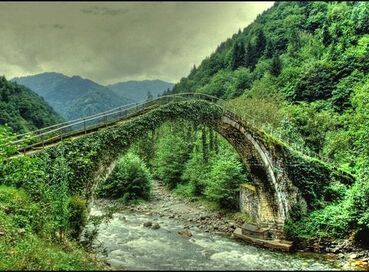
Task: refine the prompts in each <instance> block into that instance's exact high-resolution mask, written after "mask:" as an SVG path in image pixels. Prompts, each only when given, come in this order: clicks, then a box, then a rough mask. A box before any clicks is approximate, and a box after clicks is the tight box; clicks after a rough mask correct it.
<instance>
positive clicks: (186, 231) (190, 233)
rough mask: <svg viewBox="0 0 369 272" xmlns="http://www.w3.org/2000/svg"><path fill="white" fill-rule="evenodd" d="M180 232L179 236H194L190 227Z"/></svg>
mask: <svg viewBox="0 0 369 272" xmlns="http://www.w3.org/2000/svg"><path fill="white" fill-rule="evenodd" d="M178 234H179V236H182V237H186V238H189V237H191V236H192V232H191V231H189V230H188V229H183V230H180V231H178Z"/></svg>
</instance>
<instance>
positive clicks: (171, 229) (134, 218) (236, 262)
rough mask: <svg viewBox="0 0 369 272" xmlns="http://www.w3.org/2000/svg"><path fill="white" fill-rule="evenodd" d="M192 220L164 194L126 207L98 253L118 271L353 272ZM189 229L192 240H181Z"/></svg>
mask: <svg viewBox="0 0 369 272" xmlns="http://www.w3.org/2000/svg"><path fill="white" fill-rule="evenodd" d="M156 191H158V189H156ZM168 206H170V207H171V208H170V209H169V208H168ZM105 207H106V205H105V204H101V202H99V201H97V202H94V203H93V204H92V205H91V210H90V215H91V216H96V215H102V214H104V213H105ZM158 210H161V212H158ZM163 211H164V212H163ZM179 211H182V216H180V218H179V217H177V216H173V215H172V214H173V213H176V214H181V213H180V212H179ZM165 212H166V213H165ZM169 214H171V216H168V215H169ZM193 214H195V211H194V210H191V207H188V205H186V204H184V203H183V201H182V202H180V201H179V200H178V199H176V198H175V197H173V196H168V195H166V194H164V195H163V193H162V192H161V194H159V197H157V198H155V199H154V200H153V201H150V202H148V203H144V204H141V205H138V208H137V207H135V208H129V207H128V208H125V206H121V208H120V209H119V210H118V211H117V212H115V213H114V214H113V217H112V218H111V219H110V220H109V221H107V222H101V223H100V224H99V225H98V232H97V236H96V239H95V240H94V247H95V248H99V250H98V252H99V253H98V255H99V256H101V257H104V258H105V259H106V261H107V263H108V265H110V266H111V269H115V270H126V269H127V270H340V269H354V268H352V267H347V266H346V267H343V266H342V262H339V261H338V260H337V259H336V258H327V256H325V255H321V254H314V253H282V252H275V251H271V250H268V249H263V248H259V247H256V246H252V245H249V244H246V243H244V242H242V241H237V240H234V239H231V238H230V237H229V236H227V235H224V234H223V235H222V234H221V233H220V232H214V231H208V230H206V231H204V228H202V227H201V228H199V227H198V226H196V224H192V222H193V221H195V220H192V219H191V220H190V219H188V218H191V216H193ZM183 216H185V218H186V220H183ZM187 219H188V220H187ZM188 221H191V223H189V222H188ZM218 221H219V220H218ZM147 222H151V223H152V224H155V223H158V224H159V226H160V228H158V229H153V228H150V227H145V226H144V223H147ZM202 224H204V223H202ZM209 224H210V223H209ZM90 227H91V225H90ZM184 229H187V230H189V231H190V233H191V234H192V236H191V237H185V236H181V235H179V234H178V232H179V231H183V230H184Z"/></svg>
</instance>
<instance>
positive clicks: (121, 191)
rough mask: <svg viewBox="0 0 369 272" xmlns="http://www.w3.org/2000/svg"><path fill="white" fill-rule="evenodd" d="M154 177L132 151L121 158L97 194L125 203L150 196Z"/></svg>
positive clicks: (146, 198)
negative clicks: (118, 199)
mask: <svg viewBox="0 0 369 272" xmlns="http://www.w3.org/2000/svg"><path fill="white" fill-rule="evenodd" d="M151 183H152V177H151V173H150V172H149V169H148V168H147V166H146V165H145V163H144V162H143V161H142V160H141V159H140V157H138V156H137V155H136V154H134V153H132V152H128V153H127V154H125V155H124V156H123V157H122V158H120V159H119V161H118V162H117V165H116V166H115V168H114V170H113V172H112V173H111V174H110V175H109V177H108V178H107V179H106V180H105V181H104V182H103V183H102V184H100V185H99V187H98V188H97V195H98V196H99V197H105V198H112V199H114V198H120V199H121V200H122V201H123V202H124V203H129V202H132V201H136V200H139V199H144V200H148V199H149V197H150V190H151Z"/></svg>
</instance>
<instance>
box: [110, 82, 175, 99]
mask: <svg viewBox="0 0 369 272" xmlns="http://www.w3.org/2000/svg"><path fill="white" fill-rule="evenodd" d="M173 85H174V84H172V83H170V82H165V81H162V80H142V81H135V80H131V81H126V82H119V83H115V84H112V85H108V86H107V87H108V88H109V89H111V90H113V91H114V92H115V93H116V94H117V95H119V96H123V97H127V98H129V99H131V100H133V101H134V102H139V101H142V100H145V99H146V98H147V97H148V95H150V94H151V95H152V96H153V97H156V96H158V95H161V94H163V93H164V92H166V91H167V90H168V89H169V90H171V89H172V87H173Z"/></svg>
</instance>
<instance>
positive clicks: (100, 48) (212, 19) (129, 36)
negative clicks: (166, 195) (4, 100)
mask: <svg viewBox="0 0 369 272" xmlns="http://www.w3.org/2000/svg"><path fill="white" fill-rule="evenodd" d="M272 4H273V3H272V2H233V3H232V2H228V3H226V2H213V3H209V2H200V3H199V2H192V3H191V2H190V3H188V2H187V3H186V2H182V3H181V2H73V3H67V2H46V3H45V2H23V3H22V2H12V3H10V2H9V3H7V2H0V74H3V75H5V76H6V77H7V78H8V79H11V78H13V77H16V76H24V75H31V74H37V73H42V72H60V73H64V74H66V75H69V76H71V75H80V76H82V77H85V78H89V79H92V80H94V81H96V82H98V83H100V84H109V83H115V82H118V81H125V80H142V79H162V80H167V81H171V82H177V81H178V80H179V79H180V78H181V77H183V76H187V74H188V73H189V71H190V69H191V67H192V66H193V65H194V64H196V65H199V64H200V62H201V60H202V59H204V58H205V57H206V56H208V55H210V54H211V53H212V52H213V51H214V50H215V48H216V47H217V46H218V45H219V44H220V42H222V41H224V40H226V39H227V38H229V37H231V36H232V34H233V33H235V32H237V31H238V29H243V28H244V27H246V26H247V25H248V24H250V23H251V22H252V21H253V20H254V19H255V18H256V16H257V15H258V14H259V13H261V12H262V11H264V10H266V9H267V8H269V7H271V6H272Z"/></svg>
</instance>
